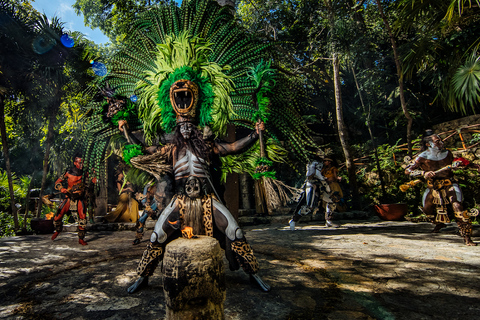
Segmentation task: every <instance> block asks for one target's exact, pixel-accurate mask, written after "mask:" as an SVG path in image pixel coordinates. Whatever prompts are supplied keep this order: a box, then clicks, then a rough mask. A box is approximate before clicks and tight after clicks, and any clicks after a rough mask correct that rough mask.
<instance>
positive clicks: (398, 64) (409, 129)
mask: <svg viewBox="0 0 480 320" xmlns="http://www.w3.org/2000/svg"><path fill="white" fill-rule="evenodd" d="M377 6H378V11H379V12H380V16H381V17H382V19H383V23H384V24H385V28H386V29H387V31H388V35H389V37H390V41H391V42H392V49H393V57H394V58H395V65H396V67H397V76H398V89H399V93H400V103H401V105H402V110H403V114H404V115H405V118H406V119H407V145H408V155H409V156H410V157H411V156H412V124H413V119H412V116H411V115H410V112H409V111H408V108H407V103H406V102H405V95H404V89H403V73H402V65H401V62H400V57H399V55H398V49H397V43H396V41H395V37H394V36H393V32H392V29H391V28H390V24H389V23H388V20H387V17H386V16H385V13H384V12H383V7H382V4H381V0H377Z"/></svg>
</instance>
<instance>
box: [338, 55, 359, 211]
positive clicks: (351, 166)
mask: <svg viewBox="0 0 480 320" xmlns="http://www.w3.org/2000/svg"><path fill="white" fill-rule="evenodd" d="M333 83H334V87H335V113H336V116H337V128H338V136H339V138H340V143H341V145H342V149H343V154H344V156H345V163H346V166H347V171H348V180H349V184H350V187H351V190H352V205H353V207H354V208H355V209H357V207H358V205H359V201H358V190H357V175H356V174H355V163H354V162H353V156H352V153H351V152H350V144H349V143H348V132H347V129H346V127H345V122H344V120H343V106H342V92H341V87H340V86H341V84H340V65H339V62H338V56H337V53H336V52H335V51H334V52H333Z"/></svg>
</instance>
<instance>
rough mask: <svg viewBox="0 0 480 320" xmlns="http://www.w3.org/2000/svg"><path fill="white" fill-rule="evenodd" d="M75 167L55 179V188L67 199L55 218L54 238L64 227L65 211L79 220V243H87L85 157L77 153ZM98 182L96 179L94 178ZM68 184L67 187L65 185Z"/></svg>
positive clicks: (94, 181) (53, 238)
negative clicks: (84, 180)
mask: <svg viewBox="0 0 480 320" xmlns="http://www.w3.org/2000/svg"><path fill="white" fill-rule="evenodd" d="M73 165H74V166H73V167H72V168H70V169H68V170H67V172H65V173H64V174H63V175H62V176H61V177H60V178H58V179H57V181H55V189H56V190H58V191H60V192H61V193H64V194H65V200H64V201H63V202H62V204H61V205H60V207H59V208H58V210H57V212H56V213H55V216H54V218H53V225H54V227H55V233H54V234H53V235H52V240H55V238H57V237H58V235H59V234H60V232H62V229H63V221H62V219H63V216H64V215H65V213H69V214H73V215H74V217H75V220H78V243H80V244H81V245H84V246H85V245H87V242H86V241H85V240H84V239H85V227H86V226H87V216H86V209H87V208H86V206H85V190H86V187H85V185H84V183H83V159H82V158H81V157H80V156H79V155H76V156H75V157H74V161H73ZM92 182H93V183H96V182H97V181H96V179H95V178H94V179H92ZM64 184H66V188H65V185H64Z"/></svg>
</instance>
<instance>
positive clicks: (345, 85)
mask: <svg viewBox="0 0 480 320" xmlns="http://www.w3.org/2000/svg"><path fill="white" fill-rule="evenodd" d="M184 1H188V0H184ZM30 2H31V1H15V0H0V107H1V110H3V112H4V117H2V119H0V127H1V126H3V127H4V128H5V130H4V133H2V137H3V138H4V139H3V141H2V148H3V149H2V157H1V158H0V166H1V167H2V169H3V168H5V171H2V176H3V175H6V176H5V178H6V181H7V183H6V185H3V184H2V187H1V188H3V187H5V188H6V189H1V192H2V193H1V195H0V196H1V199H0V204H1V205H2V206H4V205H6V206H5V207H2V211H4V212H7V210H10V211H12V208H13V207H12V204H13V202H12V203H10V206H9V205H8V201H9V199H10V198H11V197H10V194H13V196H14V199H15V201H14V202H15V203H22V201H23V198H22V195H21V194H20V193H18V191H15V190H17V189H15V186H16V185H17V186H19V185H20V182H19V181H20V180H19V179H18V178H17V179H14V177H15V176H16V177H23V176H30V177H32V176H34V182H33V188H40V186H41V181H42V177H41V176H40V172H41V171H42V170H43V163H44V162H46V166H47V169H48V170H47V171H48V173H46V174H45V175H44V176H45V189H46V191H45V192H49V191H50V190H51V187H52V186H51V184H52V181H53V180H54V179H55V178H56V177H57V176H58V175H59V174H61V173H62V171H63V170H65V169H66V168H67V167H68V165H70V164H71V155H72V153H73V151H74V148H75V146H76V145H77V144H78V137H81V136H82V132H83V131H84V130H85V128H84V126H83V120H82V119H83V118H82V117H83V116H84V114H88V112H89V110H86V109H84V108H83V107H84V106H86V105H87V104H88V102H89V101H91V99H92V96H91V93H92V92H93V91H92V90H91V89H90V90H86V88H87V87H88V85H89V83H90V81H91V80H93V79H95V78H96V76H95V75H94V74H93V72H92V71H91V69H89V63H88V62H89V60H95V61H96V60H102V61H107V60H108V59H109V58H110V57H112V56H115V54H117V53H118V52H119V50H118V48H119V46H120V45H121V43H122V41H123V40H124V39H125V37H126V35H127V31H126V30H128V27H129V26H130V25H131V23H133V22H134V21H135V20H136V19H137V17H139V16H141V15H142V14H145V12H150V11H152V8H153V7H157V6H158V5H162V4H165V3H170V1H163V0H157V1H154V0H152V1H147V0H142V1H132V0H121V1H110V0H102V1H91V0H77V1H76V3H75V5H74V8H75V10H76V11H77V13H82V14H83V15H84V17H85V22H86V24H87V25H89V26H91V27H98V28H100V29H101V30H102V31H103V32H104V33H105V34H106V35H108V36H109V38H110V39H111V41H112V44H111V45H110V46H107V47H105V48H99V47H98V46H97V45H96V44H94V43H92V42H91V41H88V40H86V39H84V38H83V37H82V35H81V34H79V33H77V32H70V33H69V35H70V36H71V37H72V38H73V39H74V41H75V47H74V48H71V49H72V50H67V49H66V48H64V47H61V45H60V44H59V42H58V39H57V38H56V37H53V39H54V41H53V40H52V41H50V40H48V38H42V37H44V36H45V34H52V33H53V34H57V36H58V35H61V34H62V32H64V31H65V30H64V27H63V22H61V21H59V20H58V19H55V18H54V17H44V16H42V15H41V14H39V13H38V12H35V10H34V9H33V8H32V6H31V4H30ZM379 3H380V4H381V5H382V7H383V11H384V13H385V16H386V18H387V19H388V22H389V24H390V25H391V26H392V27H393V35H394V38H395V42H396V44H397V46H398V51H399V54H400V58H401V64H402V80H403V82H404V91H405V100H406V104H407V106H408V110H409V112H410V115H411V117H412V118H413V127H412V129H413V136H414V137H419V136H421V134H422V133H423V132H424V130H425V129H427V128H431V127H432V126H433V125H435V124H438V123H442V122H444V121H448V120H452V119H456V118H460V117H462V116H465V115H472V114H475V113H476V112H478V109H479V106H480V55H479V45H480V23H479V22H480V21H479V20H480V1H479V0H468V1H467V0H447V1H437V0H422V1H419V0H391V1H390V0H389V1H386V0H383V1H382V0H359V1H357V0H266V1H264V0H238V1H236V8H235V12H236V18H237V20H238V22H239V23H240V24H241V25H242V27H244V28H246V30H247V32H248V33H250V34H252V35H255V36H257V37H260V38H261V39H262V41H263V42H264V43H266V44H268V43H271V42H272V41H276V42H277V45H276V47H275V50H274V52H275V53H276V55H275V58H274V62H275V65H277V66H278V69H279V70H280V71H281V76H282V77H287V78H288V77H295V78H297V79H301V83H300V84H301V85H302V86H303V87H304V88H305V89H307V90H308V92H309V94H310V98H311V99H312V104H313V108H310V109H306V110H300V111H301V112H302V115H303V117H304V119H305V120H306V121H307V123H308V124H309V129H311V130H312V131H313V132H314V138H315V141H316V142H317V144H319V145H321V146H322V147H323V148H331V149H332V150H333V152H334V155H335V156H336V158H337V159H338V160H339V161H338V162H339V163H343V162H344V159H345V154H344V151H345V150H344V148H343V147H342V146H341V145H340V142H339V141H340V140H339V138H338V137H339V135H345V136H347V137H348V143H349V144H350V146H351V152H352V154H353V158H361V157H364V156H369V158H368V161H367V162H368V163H367V164H366V165H362V166H358V167H355V170H356V172H357V174H358V175H357V180H358V182H359V186H358V190H359V191H360V193H361V195H362V202H361V204H362V207H366V206H368V205H369V204H372V203H375V202H377V201H380V199H379V197H380V196H381V195H380V191H379V180H378V179H377V178H375V177H376V176H378V170H379V168H378V166H376V165H375V163H374V162H375V157H377V158H378V159H379V162H380V168H381V170H382V171H383V172H384V173H385V180H386V186H388V188H387V194H388V195H389V197H390V196H394V197H396V198H395V199H393V200H398V201H407V202H408V203H411V204H412V208H415V206H416V205H418V204H419V199H418V194H419V193H418V192H420V191H419V190H412V191H411V192H409V193H407V194H400V193H399V192H398V190H397V189H396V188H397V185H398V184H400V183H401V182H402V181H404V180H405V179H408V178H407V177H406V176H405V175H403V174H402V171H403V169H402V168H401V166H400V164H399V163H400V162H401V161H400V162H399V161H395V160H393V157H392V154H396V155H397V159H399V158H402V157H403V155H404V151H403V150H400V151H399V150H397V149H396V146H398V145H401V144H404V143H405V142H406V129H405V128H406V126H407V119H406V118H405V115H404V114H403V113H402V108H401V105H400V100H399V84H398V83H399V82H398V80H399V79H398V76H397V71H396V65H395V61H394V56H393V51H392V44H391V39H390V37H389V34H388V32H387V30H385V25H384V21H383V20H382V17H381V16H380V15H379V12H378V4H379ZM42 39H43V40H42ZM45 39H47V40H45ZM34 43H37V44H40V43H41V46H39V47H38V48H37V52H35V50H33V49H32V48H34V46H32V44H34ZM50 44H53V46H52V48H50V49H49V50H47V51H46V52H44V53H41V54H39V53H38V52H41V51H42V50H43V48H46V47H48V46H50ZM67 52H68V53H70V52H71V53H72V54H66V53H67ZM334 56H335V57H337V59H338V68H339V73H338V74H339V77H340V89H341V99H342V104H341V108H342V111H343V115H344V122H345V124H347V125H346V126H345V128H342V127H340V130H339V129H338V128H339V127H338V124H337V115H336V108H338V103H337V102H336V100H335V87H334V72H333V66H332V57H334ZM52 110H54V112H52ZM49 124H50V126H49ZM372 136H373V139H372V138H371V137H372ZM375 150H376V151H377V156H375V153H374V151H375ZM305 151H306V152H307V153H309V154H313V152H314V151H315V150H311V149H308V150H305ZM48 152H51V153H50V156H47V157H46V156H45V155H46V153H47V154H48ZM45 159H47V161H45ZM298 167H303V164H299V165H298ZM8 171H11V177H12V178H11V181H10V182H8V180H9V178H8ZM458 176H459V179H460V180H461V181H462V187H463V188H464V193H465V199H466V201H467V202H468V203H466V204H467V205H468V206H477V203H478V202H479V201H480V195H479V194H478V192H477V191H476V190H474V189H475V188H474V187H472V186H474V185H475V184H476V183H477V180H478V174H477V173H475V172H474V171H469V172H468V173H467V172H465V173H460V172H459V173H458ZM345 178H346V179H345V180H348V179H351V177H350V178H347V177H345ZM2 179H3V178H2ZM372 179H373V180H372ZM9 185H10V186H11V187H12V190H11V192H10V190H9V188H10V186H9ZM419 188H420V187H419ZM414 191H415V192H416V193H415V192H414ZM8 207H10V209H8ZM14 222H15V221H14ZM14 224H15V226H14V228H18V221H16V222H15V223H14Z"/></svg>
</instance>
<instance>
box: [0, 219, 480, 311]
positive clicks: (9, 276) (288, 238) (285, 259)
mask: <svg viewBox="0 0 480 320" xmlns="http://www.w3.org/2000/svg"><path fill="white" fill-rule="evenodd" d="M431 229H432V227H431V225H430V224H427V223H418V224H414V223H409V222H378V221H350V222H344V224H343V226H342V227H340V228H337V229H332V228H326V227H324V226H323V225H321V224H319V223H308V224H302V223H301V224H300V227H299V228H298V229H297V230H296V231H293V232H292V231H290V230H289V229H288V228H287V227H286V226H284V225H282V224H272V225H261V226H254V227H247V228H245V229H244V230H245V231H246V236H247V238H248V240H249V242H250V244H251V245H252V247H253V249H254V251H255V254H256V256H257V258H258V260H259V262H260V266H261V269H262V270H261V275H262V277H263V278H264V280H265V281H267V282H268V283H269V284H270V285H271V286H272V287H273V289H272V291H271V292H270V293H263V292H261V291H260V290H258V289H256V288H255V287H253V286H251V285H250V284H249V278H248V276H247V275H246V274H244V273H243V272H242V271H235V272H232V271H229V270H228V267H226V270H227V271H226V278H227V299H226V302H225V317H226V319H239V320H243V319H245V320H246V319H249V320H250V319H268V320H273V319H408V320H411V319H479V318H480V281H479V280H480V246H477V247H467V246H464V245H463V242H462V239H461V238H460V237H459V236H458V235H457V234H456V227H454V226H450V227H448V228H446V229H443V230H442V232H441V233H439V234H431V233H430V231H431ZM479 233H480V232H479V229H478V227H476V228H475V229H474V240H477V241H480V239H479V238H480V237H479V236H480V234H479ZM133 235H134V233H133V232H131V231H119V232H106V231H103V232H90V233H88V234H87V240H88V241H89V245H88V246H87V247H82V246H80V245H78V243H77V237H76V235H75V234H74V233H65V234H62V235H61V237H59V238H58V240H56V241H55V242H52V241H51V240H50V239H49V236H48V235H37V236H25V237H12V238H4V239H0V271H1V272H0V319H112V320H113V319H132V318H136V319H143V320H147V319H162V318H163V317H164V314H165V306H164V297H163V290H162V283H161V275H160V272H159V270H158V271H157V274H156V275H155V276H153V277H152V278H151V281H150V286H149V287H148V288H147V289H145V290H143V291H141V292H139V293H138V294H134V295H129V294H127V293H126V291H125V288H126V287H127V285H128V284H130V283H131V282H132V281H133V280H134V279H135V276H136V275H135V268H136V264H137V262H138V260H139V259H140V257H141V254H142V252H143V249H144V248H145V245H146V243H147V242H146V240H145V241H144V242H143V243H142V244H140V245H139V246H132V245H131V241H132V240H133ZM147 236H148V234H147ZM145 239H148V237H145Z"/></svg>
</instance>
